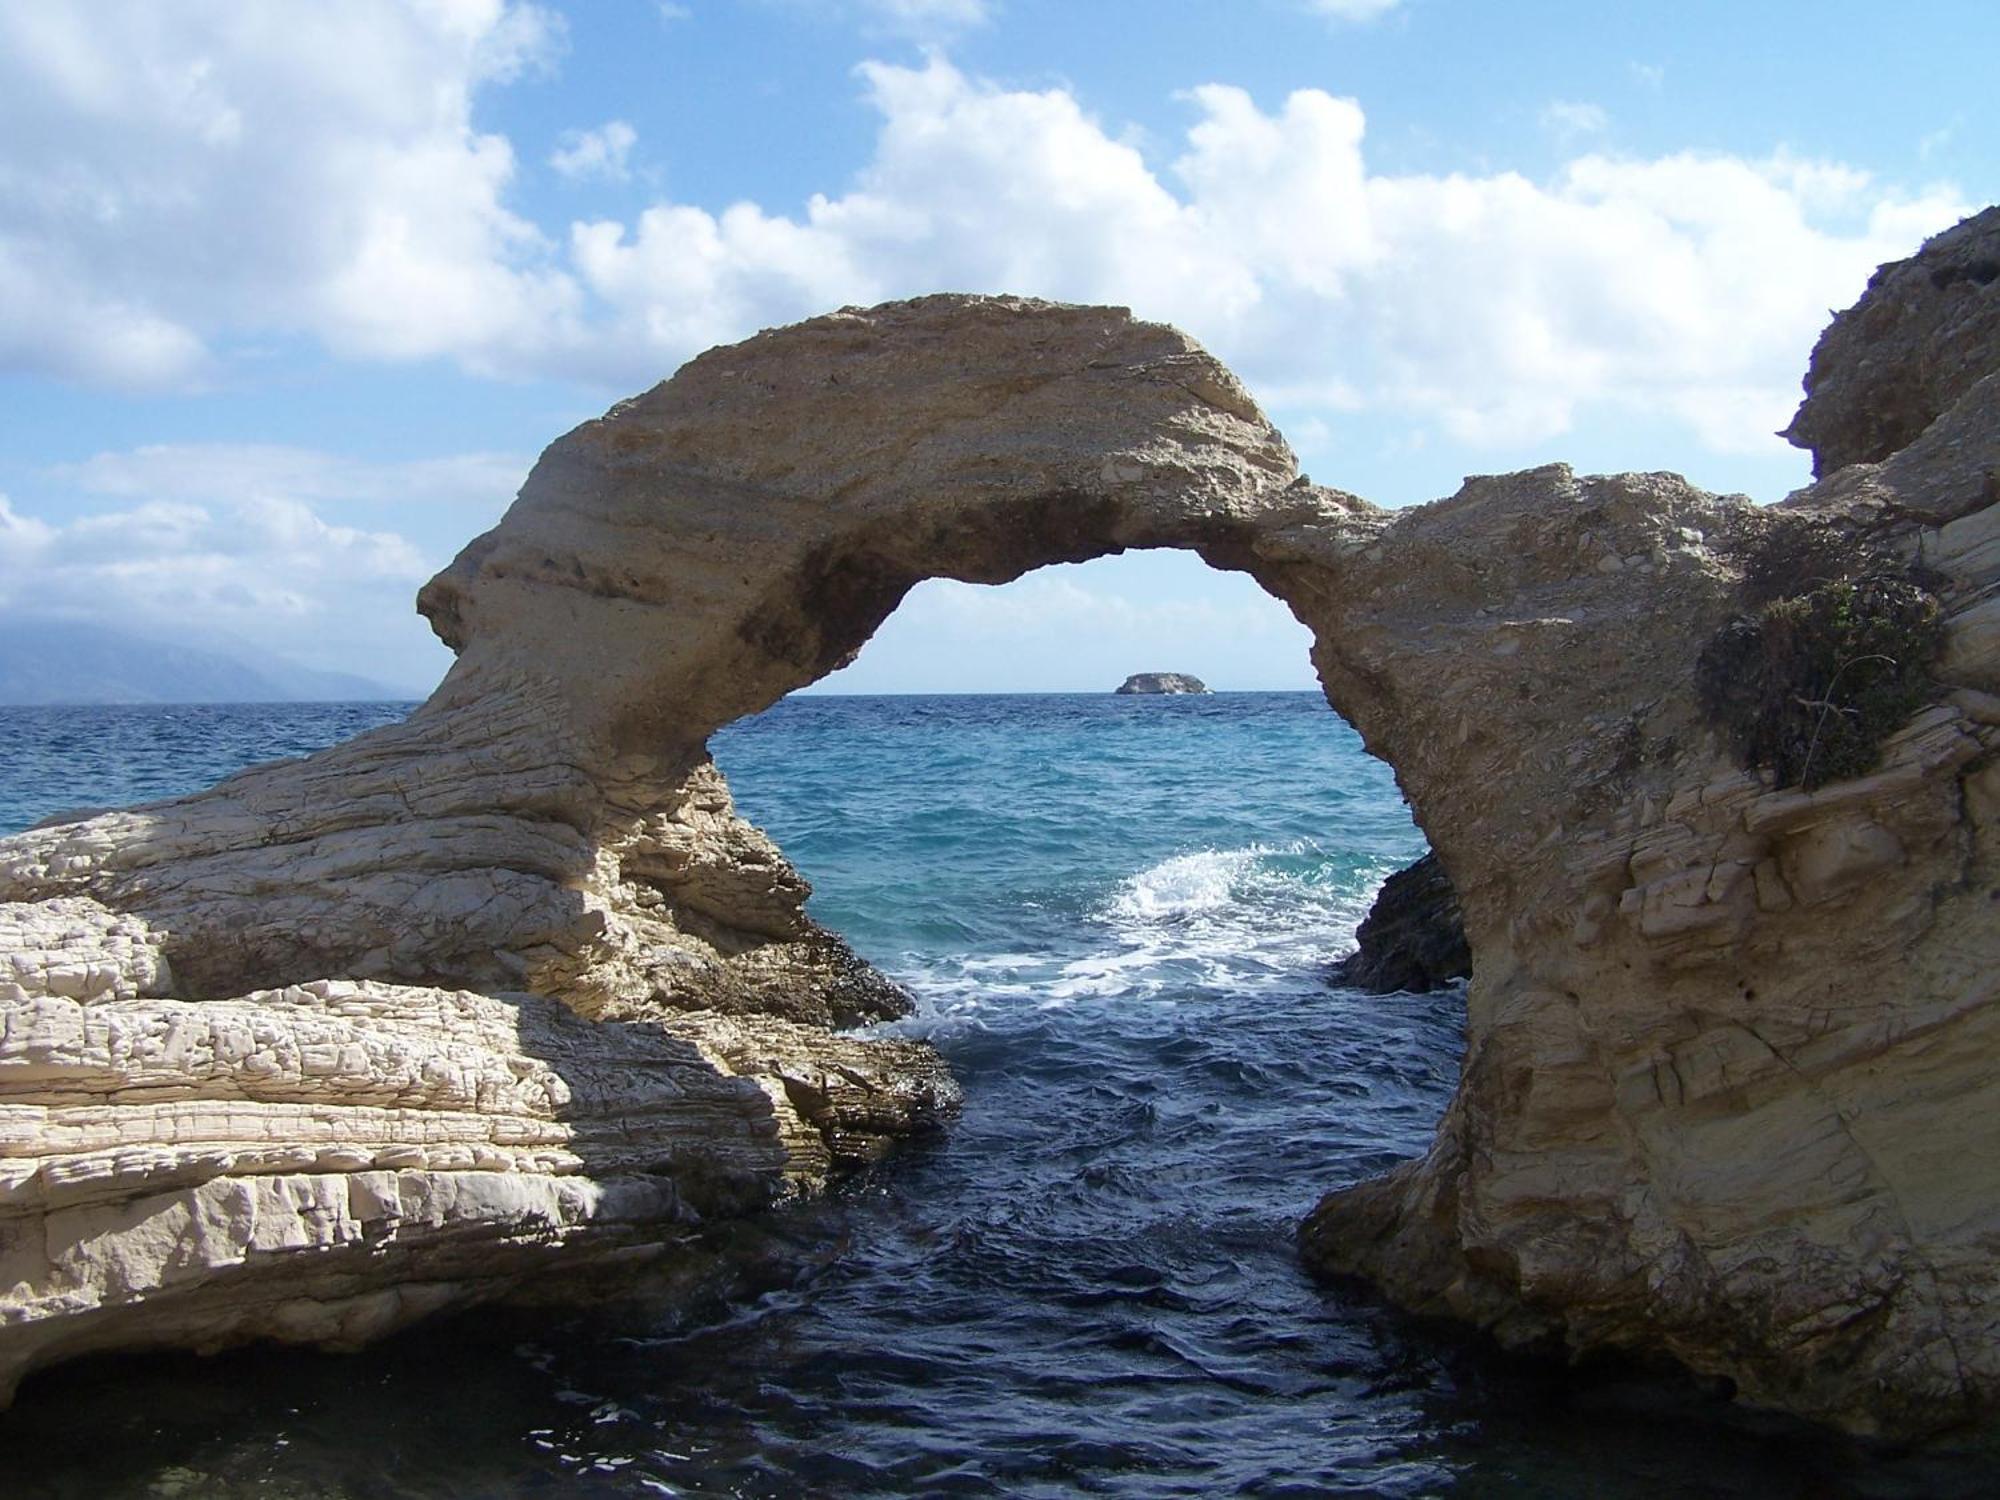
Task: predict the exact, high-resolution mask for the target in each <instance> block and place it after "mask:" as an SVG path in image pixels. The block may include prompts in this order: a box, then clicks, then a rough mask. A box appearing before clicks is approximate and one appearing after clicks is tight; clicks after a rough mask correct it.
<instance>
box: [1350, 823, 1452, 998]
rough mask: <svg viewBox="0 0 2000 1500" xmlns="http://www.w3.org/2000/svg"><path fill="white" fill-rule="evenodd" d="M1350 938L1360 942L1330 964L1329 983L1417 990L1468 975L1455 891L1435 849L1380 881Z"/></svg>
mask: <svg viewBox="0 0 2000 1500" xmlns="http://www.w3.org/2000/svg"><path fill="white" fill-rule="evenodd" d="M1354 940H1355V942H1357V943H1358V944H1360V947H1359V948H1357V949H1356V950H1355V951H1354V952H1353V953H1351V954H1349V955H1348V956H1347V957H1346V958H1344V959H1342V960H1341V961H1340V962H1339V963H1337V964H1335V965H1334V968H1333V974H1332V976H1331V980H1330V982H1331V983H1334V984H1342V985H1348V986H1351V987H1352V988H1354V989H1358V990H1366V991H1367V992H1368V993H1369V994H1371V995H1388V994H1393V993H1394V992H1396V991H1398V990H1407V991H1411V992H1413V993H1416V994H1422V993H1424V992H1426V991H1429V990H1437V989H1443V988H1444V987H1445V986H1446V985H1448V984H1450V983H1451V982H1452V981H1453V980H1456V979H1465V978H1469V977H1470V976H1471V974H1472V949H1471V947H1470V946H1469V945H1468V944H1467V942H1466V940H1465V917H1464V914H1463V913H1462V912H1460V910H1459V905H1458V892H1457V891H1456V890H1454V889H1453V888H1452V884H1451V877H1450V876H1449V875H1447V874H1446V873H1445V869H1444V865H1443V864H1442V863H1441V862H1440V861H1439V860H1438V857H1437V855H1436V854H1435V853H1431V854H1426V855H1425V856H1424V857H1423V858H1422V859H1420V860H1418V861H1417V862H1416V863H1415V864H1413V865H1410V866H1409V867H1407V868H1406V869H1401V870H1398V871H1397V872H1396V873H1395V874H1393V875H1391V876H1390V877H1389V878H1388V879H1387V880H1386V881H1384V882H1383V884H1382V889H1381V890H1380V891H1378V892H1377V893H1376V896H1375V904H1374V906H1372V907H1371V908H1369V912H1368V916H1367V918H1366V919H1365V920H1364V921H1363V922H1362V924H1361V927H1360V929H1359V931H1357V932H1356V933H1355V934H1354Z"/></svg>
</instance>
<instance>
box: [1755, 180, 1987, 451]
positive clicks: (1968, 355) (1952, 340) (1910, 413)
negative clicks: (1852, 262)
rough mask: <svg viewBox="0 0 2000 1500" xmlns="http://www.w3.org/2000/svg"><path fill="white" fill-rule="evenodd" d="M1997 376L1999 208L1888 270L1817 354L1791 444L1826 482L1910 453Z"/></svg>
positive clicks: (1839, 320) (1838, 321)
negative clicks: (1806, 452) (1808, 456)
mask: <svg viewBox="0 0 2000 1500" xmlns="http://www.w3.org/2000/svg"><path fill="white" fill-rule="evenodd" d="M1995 371H2000V206H1996V207H1994V208H1989V209H1987V210H1986V211H1985V212H1984V213H1981V214H1976V215H1974V216H1973V217H1972V218H1970V219H1967V220H1965V221H1964V222H1963V223H1961V224H1959V225H1958V226H1956V227H1955V228H1952V229H1948V230H1946V231H1945V232H1944V233H1943V234H1940V235H1938V236H1936V237H1935V238H1933V239H1932V240H1931V241H1930V242H1929V243H1928V244H1926V245H1925V246H1924V247H1923V249H1922V250H1921V251H1920V252H1918V253H1917V254H1916V255H1914V256H1912V257H1911V258H1910V259H1908V260H1901V261H1896V262H1894V263H1892V264H1890V265H1886V266H1884V267H1882V269H1881V270H1879V271H1877V272H1876V273H1875V276H1874V279H1873V280H1871V281H1870V282H1869V283H1868V294H1867V296H1865V297H1863V298H1862V299H1861V301H1860V302H1858V303H1857V304H1856V305H1855V306H1854V307H1853V308H1851V309H1849V310H1848V311H1847V312H1844V313H1841V314H1840V315H1839V316H1838V317H1836V318H1835V319H1834V320H1833V322H1832V323H1831V324H1829V325H1828V327H1827V330H1826V332H1825V333H1823V334H1821V335H1820V339H1819V343H1818V344H1817V345H1816V346H1815V347H1814V349H1813V353H1812V364H1811V367H1810V368H1809V370H1808V371H1807V374H1806V390H1807V391H1808V392H1809V393H1810V399H1808V400H1807V401H1806V402H1805V404H1804V405H1802V406H1801V407H1800V408H1799V411H1798V415H1797V416H1795V417H1793V418H1792V425H1791V426H1790V427H1789V428H1787V429H1786V431H1785V433H1784V436H1786V437H1788V438H1790V439H1791V440H1792V441H1793V442H1794V443H1796V444H1797V445H1798V446H1799V447H1801V448H1809V449H1811V450H1812V455H1813V473H1814V475H1815V476H1817V477H1819V478H1825V477H1826V476H1827V475H1829V474H1832V473H1834V472H1835V471H1837V470H1839V469H1843V468H1845V467H1847V466H1848V465H1849V464H1875V463H1880V462H1881V461H1882V460H1883V459H1885V458H1888V457H1889V456H1890V455H1891V454H1894V453H1897V452H1899V451H1901V450H1902V449H1904V448H1906V447H1908V446H1909V445H1910V444H1911V443H1913V442H1915V441H1916V440H1917V439H1918V438H1919V437H1921V436H1922V435H1923V432H1924V430H1925V429H1926V428H1927V427H1929V426H1930V425H1931V423H1933V422H1935V421H1936V420H1937V419H1938V418H1939V417H1940V416H1942V415H1943V414H1944V413H1945V412H1947V411H1949V410H1950V409H1951V408H1952V407H1953V406H1954V405H1956V404H1957V403H1958V401H1959V400H1960V399H1961V398H1962V397H1963V396H1965V395H1966V394H1967V393H1968V392H1969V391H1970V390H1971V389H1972V388H1973V387H1974V386H1975V385H1977V384H1979V383H1980V382H1981V381H1982V380H1984V379H1985V378H1986V377H1987V376H1989V375H1991V374H1993V373H1995Z"/></svg>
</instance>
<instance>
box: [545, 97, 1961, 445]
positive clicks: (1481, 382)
mask: <svg viewBox="0 0 2000 1500" xmlns="http://www.w3.org/2000/svg"><path fill="white" fill-rule="evenodd" d="M862 76H863V79H864V81H865V82H866V84H867V87H868V92H869V98H870V100H871V101H872V102H873V104H874V105H875V107H876V108H877V109H878V110H879V111H880V112H881V114H882V116H883V126H882V131H881V134H880V136H879V138H878V142H877V147H876V151H875V155H874V158H873V160H872V161H871V162H870V164H869V166H868V168H867V169H866V170H865V171H864V172H863V173H862V174H861V176H860V178H859V180H858V182H857V184H856V186H855V187H854V189H853V190H852V191H850V192H849V193H847V194H845V195H844V196H842V197H839V198H825V197H816V198H814V199H813V200H812V201H811V203H810V204H809V205H808V207H807V209H806V212H805V213H804V214H803V215H802V216H800V217H798V218H785V217H774V216H772V215H770V214H768V213H766V212H765V211H764V210H763V209H761V208H759V207H757V206H756V205H754V204H738V205H737V206H735V207H733V208H731V209H729V210H728V211H726V212H725V213H723V214H720V215H711V214H708V213H706V212H704V211H702V210H699V209H695V208H691V207H687V206H680V205H659V206H656V207H655V208H652V209H650V210H648V211H647V212H646V213H645V214H643V215H642V216H641V217H640V219H639V220H638V222H637V223H636V224H634V225H630V226H628V225H626V224H623V223H620V222H616V221H599V222H594V223H590V224H584V225H579V226H578V227H577V228H576V230H575V231H574V241H573V257H574V265H575V267H576V270H577V272H578V274H579V276H580V278H581V280H582V282H583V284H584V285H585V286H586V287H587V288H588V290H589V292H590V294H591V297H592V299H593V300H594V301H595V302H596V303H597V304H598V306H599V308H600V309H601V313H600V317H602V318H605V319H607V320H608V326H609V327H610V328H612V329H615V330H616V332H615V334H614V335H613V336H612V337H611V338H610V339H609V340H608V341H607V342H606V344H605V345H604V346H603V347H605V348H606V349H607V351H612V350H615V351H617V357H620V358H631V359H632V360H633V362H632V364H631V365H629V366H621V367H619V368H620V370H621V372H622V373H623V374H624V376H625V379H626V381H627V383H631V382H635V381H638V380H641V379H644V378H647V376H648V375H650V374H651V373H653V372H655V371H657V370H658V369H660V368H662V367H664V366H665V365H667V364H668V363H670V362H671V361H672V360H674V359H677V358H680V357H684V356H685V355H687V354H691V353H694V352H695V351H696V350H697V349H699V348H700V347H703V346H704V345H706V344H709V343H713V342H717V341H720V340H723V339H727V338H732V337H738V336H741V335H742V334H743V333H746V332H748V331H749V330H750V329H752V328H754V327H757V326H761V325H764V324H769V323H773V322H780V321H784V320H788V319H791V318H795V317H799V316H803V315H806V314H808V313H811V312H813V311H817V310H819V309H822V308H826V307H832V306H836V305H838V304H840V303H842V302H868V301H874V300H878V299H880V298H883V297H888V296H894V295H907V294H910V293H914V292H918V291H924V290H931V289H935V288H938V287H949V288H956V289H964V290H978V291H1001V290H1009V291H1020V292H1029V293H1035V294H1039V295H1047V296H1057V297H1064V298H1070V299H1075V300H1083V301H1111V302H1122V303H1128V304H1130V305H1132V306H1134V307H1136V308H1137V309H1138V310H1139V311H1140V312H1142V313H1143V314H1145V315H1148V316H1153V317H1160V318H1165V319H1168V320H1170V321H1174V322H1177V323H1179V324H1181V325H1182V326H1183V327H1186V328H1188V329H1190V330H1191V331H1193V332H1194V333H1196V334H1197V335H1198V336H1199V337H1201V338H1202V339H1203V340H1204V341H1205V342H1207V343H1208V344H1209V345H1210V346H1211V347H1212V348H1214V349H1216V351H1217V352H1218V353H1220V354H1221V355H1222V356H1223V357H1224V358H1226V359H1229V360H1230V361H1231V362H1232V363H1234V364H1235V365H1236V366H1237V368H1238V369H1239V370H1240V371H1241V372H1242V373H1243V374H1244V375H1245V376H1246V378H1248V379H1249V380H1250V382H1251V384H1252V387H1253V389H1258V390H1261V391H1265V392H1267V393H1275V394H1276V396H1278V397H1279V398H1280V399H1281V401H1282V404H1283V406H1284V408H1285V410H1286V412H1287V414H1297V415H1301V416H1309V415H1313V414H1315V413H1316V412H1326V411H1347V410H1354V409H1356V408H1358V407H1360V408H1372V409H1375V410H1379V411H1387V412H1391V413H1394V414H1396V415H1398V416H1400V417H1404V418H1411V419H1424V420H1435V421H1438V422H1440V423H1442V424H1443V426H1444V427H1445V429H1446V430H1447V431H1449V432H1450V433H1451V434H1452V435H1454V436H1455V437H1457V438H1458V439H1460V440H1461V441H1464V442H1469V443H1474V444H1478V445H1483V446H1489V447H1493V448H1497V449H1502V450H1506V449H1510V448H1518V447H1520V446H1521V445H1523V444H1527V443H1531V442H1538V441H1540V440H1543V439H1546V438H1548V437H1551V436H1554V435H1556V434H1559V433H1561V432H1563V431H1565V430H1566V429H1567V428H1568V427H1569V426H1570V425H1571V424H1572V423H1573V422H1574V421H1575V420H1576V415H1577V412H1578V410H1579V409H1580V408H1582V407H1585V406H1589V405H1592V404H1603V405H1608V406H1611V407H1617V408H1622V409H1624V410H1627V411H1636V412H1642V413H1646V414H1649V415H1654V414H1659V413H1665V414H1668V415H1670V416H1675V417H1678V418H1679V419H1680V420H1681V421H1682V422H1684V423H1685V424H1686V425H1687V426H1688V427H1689V428H1690V429H1691V430H1692V431H1693V432H1694V433H1695V435H1696V436H1697V437H1698V438H1699V439H1700V440H1701V441H1703V442H1704V443H1706V444H1708V445H1709V446H1711V447H1713V448H1717V449H1722V450H1725V451H1739V450H1754V449H1759V448H1761V449H1763V450H1764V451H1767V452H1768V451H1770V450H1771V449H1773V448H1774V447H1775V446H1776V440H1775V439H1774V438H1772V437H1771V435H1770V434H1771V432H1772V430H1773V429H1774V428H1776V427H1778V426H1782V425H1783V423H1784V420H1785V417H1786V416H1787V414H1788V412H1789V408H1790V406H1791V404H1792V403H1793V402H1794V401H1795V399H1796V391H1797V381H1798V373H1799V369H1800V367H1801V364H1802V362H1803V358H1804V354H1805V351H1806V350H1807V349H1808V348H1809V347H1810V346H1811V344H1812V340H1813V338H1814V336H1815V334H1816V333H1817V331H1818V329H1819V327H1820V326H1821V324H1822V323H1823V322H1824V320H1825V317H1826V310H1827V309H1828V308H1829V307H1840V306H1844V305H1845V304H1846V303H1848V302H1849V301H1851V300H1852V299H1853V298H1854V296H1855V295H1856V294H1858V293H1859V291H1860V289H1861V287H1862V285H1863V284H1864V283H1865V281H1866V279H1867V277H1868V274H1869V273H1870V272H1871V271H1872V270H1873V268H1874V267H1875V265H1876V264H1877V263H1879V262H1880V261H1882V260H1885V259H1889V258H1892V257H1894V256H1897V255H1903V254H1907V253H1909V251H1910V250H1911V249H1913V248H1914V247H1915V245H1916V244H1917V242H1918V241H1919V240H1920V239H1921V238H1922V237H1923V235H1924V234H1926V233H1929V232H1932V231H1934V230H1936V229H1938V228H1941V227H1943V226H1944V225H1946V224H1948V223H1950V222H1951V221H1952V220H1953V219H1954V218H1955V217H1957V216H1958V215H1959V214H1961V213H1962V212H1964V210H1965V205H1964V204H1963V203H1962V202H1961V201H1960V200H1959V198H1958V197H1957V195H1956V194H1955V193H1953V192H1951V191H1949V190H1948V189H1932V190H1928V191H1925V192H1923V193H1920V194H1917V195H1914V196H1911V195H1903V194H1899V193H1897V192H1894V191H1892V190H1888V189H1884V188H1881V187H1878V186H1877V185H1875V184H1873V183H1872V182H1871V181H1870V180H1869V179H1868V177H1867V176H1866V175H1865V174H1863V173H1860V172H1856V171H1854V170H1852V169H1849V168H1845V167H1841V166H1838V165H1833V164H1826V163H1816V162H1810V161H1805V160H1802V159H1800V158H1797V157H1794V156H1790V155H1785V154H1780V155H1775V156H1773V157H1771V158H1768V159H1765V160H1762V161H1752V160H1747V159H1743V158H1738V157H1730V156H1720V155H1702V154H1693V153H1684V154H1680V155H1675V156H1669V157H1663V158H1658V159H1653V160H1635V159H1630V158H1624V157H1617V156H1610V155H1604V154H1592V155H1586V156H1583V157H1580V158H1578V159H1576V160H1574V161H1572V162H1571V163H1570V164H1569V165H1568V166H1567V167H1566V168H1565V169H1564V170H1563V171H1562V172H1560V173H1559V174H1558V175H1557V177H1556V178H1555V179H1554V180H1553V181H1551V182H1548V183H1537V182H1533V181H1531V180H1529V179H1528V178H1526V177H1523V176H1520V175H1519V174H1516V173H1508V172H1502V173H1496V174H1492V175H1487V176H1468V175H1451V176H1444V177H1438V176H1385V175H1376V174H1373V173H1371V172H1370V171H1369V170H1368V166H1367V162H1366V158H1365V154H1364V151H1363V129H1364V121H1363V115H1362V111H1361V108H1360V106H1359V105H1358V104H1356V103H1355V102H1354V101H1352V100H1344V99H1337V98H1334V97H1332V96H1330V95H1327V94H1324V93H1321V92H1319V91H1316V90H1301V91H1299V92H1297V93H1294V94H1293V95H1291V96H1290V98H1288V99H1287V100H1286V101H1285V102H1284V104H1283V106H1282V107H1281V108H1280V109H1279V110H1277V111H1276V112H1274V113H1266V112H1265V111H1264V110H1262V109H1260V108H1259V107H1258V105H1257V104H1256V103H1255V101H1253V100H1252V99H1251V98H1250V96H1249V95H1248V94H1246V93H1244V92H1243V91H1242V90H1240V89H1235V88H1230V87H1224V86H1219V85H1211V86H1206V87H1203V88H1199V89H1196V90H1194V91H1193V92H1192V93H1191V94H1190V95H1189V98H1190V101H1191V102H1192V104H1193V106H1194V107H1195V109H1196V110H1197V112H1198V118H1197V120H1196V122H1195V123H1194V125H1193V127H1192V128H1191V129H1190V130H1189V132H1188V135H1187V140H1186V147H1185V149H1184V151H1183V152H1182V154H1181V155H1180V156H1179V157H1178V158H1177V159H1176V160H1175V161H1174V162H1173V163H1172V164H1171V170H1170V172H1169V173H1167V174H1162V173H1161V172H1159V171H1157V170H1155V169H1154V168H1153V167H1152V166H1151V165H1150V164H1149V163H1148V162H1147V161H1146V160H1145V159H1144V158H1143V157H1142V156H1141V155H1140V153H1139V152H1138V151H1137V150H1135V149H1134V148H1132V147H1131V146H1130V145H1127V144H1125V143H1124V142H1123V141H1121V140H1120V139H1119V138H1118V137H1117V136H1116V135H1115V134H1114V133H1113V132H1111V131H1109V130H1107V129H1106V128H1105V127H1104V126H1103V125H1102V124H1100V123H1099V122H1098V121H1096V120H1094V119H1092V118H1091V117H1090V116H1089V115H1088V114H1086V113H1085V112H1084V110H1083V109H1082V107H1081V106H1080V105H1079V104H1078V102H1077V101H1076V99H1075V98H1074V97H1073V96H1072V95H1070V94H1069V93H1067V92H1064V91H1062V90H1047V91H1041V92H1029V91H1018V90H1004V89H999V88H995V87H992V86H989V85H985V84H982V83H979V82H977V81H975V80H972V79H969V78H967V77H965V76H964V75H962V74H960V73H958V72H957V71H956V70H954V69H953V68H951V67H950V66H949V65H948V64H947V63H945V62H943V61H941V60H938V59H935V58H934V59H932V60H931V61H930V62H928V63H927V64H925V65H924V66H922V67H918V68H903V67H892V66H888V65H885V64H869V65H867V66H865V67H864V68H863V69H862Z"/></svg>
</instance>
